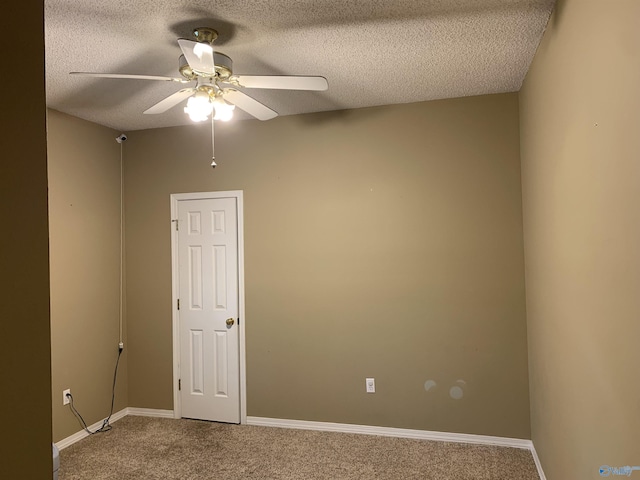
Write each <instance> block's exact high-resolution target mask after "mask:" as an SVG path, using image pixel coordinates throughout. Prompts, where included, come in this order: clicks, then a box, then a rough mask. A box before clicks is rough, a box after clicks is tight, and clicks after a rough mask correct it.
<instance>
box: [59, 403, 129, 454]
mask: <svg viewBox="0 0 640 480" xmlns="http://www.w3.org/2000/svg"><path fill="white" fill-rule="evenodd" d="M126 415H127V409H126V408H123V409H122V410H120V411H119V412H116V413H114V414H113V415H111V419H110V420H109V423H113V422H117V421H118V420H120V419H121V418H122V417H124V416H126ZM103 422H104V419H102V420H100V421H99V422H96V423H94V424H92V425H89V427H88V428H89V430H91V431H95V430H96V429H98V428H100V427H101V426H102V423H103ZM88 436H89V434H88V433H87V431H86V430H80V431H79V432H77V433H74V434H73V435H70V436H68V437H67V438H65V439H63V440H60V441H59V442H56V447H58V450H62V449H63V448H67V447H68V446H70V445H73V444H74V443H76V442H79V441H80V440H82V439H83V438H86V437H88Z"/></svg>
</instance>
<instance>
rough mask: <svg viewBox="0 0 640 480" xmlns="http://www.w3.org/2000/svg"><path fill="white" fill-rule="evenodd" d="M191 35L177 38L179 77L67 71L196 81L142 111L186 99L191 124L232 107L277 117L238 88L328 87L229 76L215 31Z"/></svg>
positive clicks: (322, 81)
mask: <svg viewBox="0 0 640 480" xmlns="http://www.w3.org/2000/svg"><path fill="white" fill-rule="evenodd" d="M193 35H194V37H195V39H196V40H195V41H194V40H187V39H184V38H181V39H178V45H179V46H180V49H181V50H182V55H181V56H180V58H179V67H178V71H179V72H180V75H181V78H180V77H178V78H176V77H165V76H155V75H128V74H119V73H91V72H71V74H72V75H84V76H89V77H101V78H124V79H137V80H159V81H168V82H178V83H190V82H196V84H195V86H192V87H188V88H183V89H182V90H179V91H177V92H176V93H174V94H172V95H169V96H168V97H166V98H165V99H163V100H161V101H160V102H158V103H156V104H155V105H153V106H152V107H150V108H148V109H147V110H145V111H144V113H146V114H158V113H164V112H166V111H167V110H169V109H170V108H172V107H175V106H176V105H178V104H179V103H180V102H182V101H184V100H186V99H187V98H188V99H189V100H188V102H187V106H186V107H185V108H184V111H185V113H187V114H188V115H189V117H190V118H191V120H193V121H195V122H202V121H205V120H207V119H208V118H209V116H210V115H212V114H213V117H212V120H223V121H226V120H229V119H230V118H231V117H232V116H233V110H234V108H235V107H236V106H237V107H239V108H240V109H241V110H244V111H245V112H247V113H248V114H250V115H252V116H253V117H255V118H257V119H259V120H269V119H271V118H274V117H276V116H277V115H278V114H277V113H276V112H275V111H273V110H272V109H270V108H269V107H267V106H266V105H264V104H262V103H260V102H258V101H257V100H254V99H253V98H251V97H250V96H249V95H246V94H245V93H243V92H242V91H240V89H244V88H265V89H282V90H310V91H323V90H327V88H328V87H329V85H328V83H327V80H326V78H324V77H319V76H285V75H236V74H234V73H233V62H232V60H231V58H229V57H228V56H227V55H225V54H223V53H220V52H216V51H214V50H213V42H214V41H215V40H216V38H218V32H217V31H216V30H214V29H213V28H208V27H199V28H196V29H195V30H193ZM212 126H213V122H212Z"/></svg>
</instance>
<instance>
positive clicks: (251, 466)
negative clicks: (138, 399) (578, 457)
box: [59, 416, 538, 480]
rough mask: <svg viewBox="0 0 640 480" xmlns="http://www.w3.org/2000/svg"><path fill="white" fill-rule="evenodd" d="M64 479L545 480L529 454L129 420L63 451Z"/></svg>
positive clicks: (514, 450)
mask: <svg viewBox="0 0 640 480" xmlns="http://www.w3.org/2000/svg"><path fill="white" fill-rule="evenodd" d="M59 478H60V480H80V479H81V480H86V479H91V480H102V479H109V480H113V479H131V480H137V479H145V480H155V479H163V480H166V479H180V480H190V479H284V480H290V479H296V480H298V479H349V480H351V479H394V480H395V479H438V480H471V479H473V480H538V475H537V471H536V467H535V464H534V461H533V458H532V456H531V453H530V452H529V451H528V450H522V449H517V448H505V447H491V446H479V445H468V444H457V443H444V442H431V441H425V440H408V439H401V438H389V437H376V436H370V435H356V434H345V433H331V432H315V431H306V430H288V429H281V428H269V427H254V426H247V425H227V424H220V423H210V422H200V421H195V420H171V419H163V418H148V417H132V416H128V417H125V418H123V419H122V420H119V421H118V422H116V423H114V424H113V430H111V431H109V432H107V433H102V434H97V435H93V436H90V437H88V438H86V439H84V440H81V441H80V442H78V443H76V444H74V445H71V446H70V447H68V448H66V449H64V450H62V451H61V452H60V471H59Z"/></svg>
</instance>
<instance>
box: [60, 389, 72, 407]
mask: <svg viewBox="0 0 640 480" xmlns="http://www.w3.org/2000/svg"><path fill="white" fill-rule="evenodd" d="M67 393H68V394H69V395H71V389H70V388H67V389H66V390H63V391H62V405H67V404H68V403H69V399H68V398H67Z"/></svg>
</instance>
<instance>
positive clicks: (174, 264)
mask: <svg viewBox="0 0 640 480" xmlns="http://www.w3.org/2000/svg"><path fill="white" fill-rule="evenodd" d="M210 198H235V199H236V202H237V206H238V318H239V321H238V335H239V342H240V345H239V347H240V352H239V353H240V423H241V424H246V423H247V381H246V379H247V375H246V373H247V369H246V350H245V325H246V321H247V319H246V316H245V308H244V204H243V199H242V190H231V191H227V192H197V193H174V194H172V195H171V305H172V307H171V308H172V314H171V316H172V328H173V417H174V418H181V417H182V405H181V402H180V392H179V391H178V380H179V378H180V325H179V319H178V276H179V271H178V232H177V231H176V225H175V222H176V220H177V218H178V202H179V201H181V200H203V199H210Z"/></svg>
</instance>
